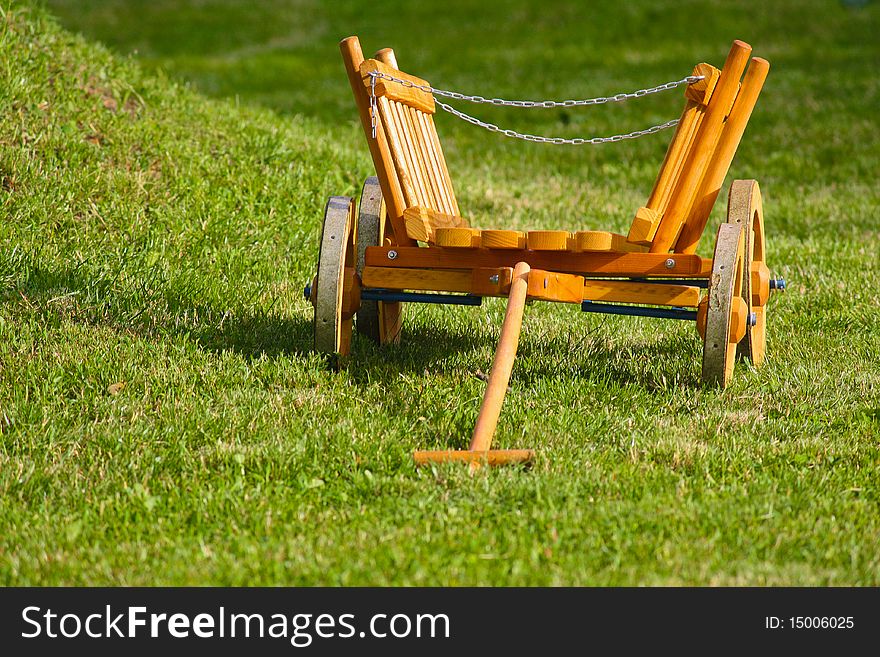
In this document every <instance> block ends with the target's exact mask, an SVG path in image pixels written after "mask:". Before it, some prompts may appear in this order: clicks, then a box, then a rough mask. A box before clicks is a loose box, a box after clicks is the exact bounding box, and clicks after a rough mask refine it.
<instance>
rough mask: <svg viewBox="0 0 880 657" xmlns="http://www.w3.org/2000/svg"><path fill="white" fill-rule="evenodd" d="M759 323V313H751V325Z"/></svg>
mask: <svg viewBox="0 0 880 657" xmlns="http://www.w3.org/2000/svg"><path fill="white" fill-rule="evenodd" d="M757 323H758V314H757V313H749V326H754V325H755V324H757Z"/></svg>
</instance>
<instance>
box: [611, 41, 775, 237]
mask: <svg viewBox="0 0 880 657" xmlns="http://www.w3.org/2000/svg"><path fill="white" fill-rule="evenodd" d="M751 50H752V49H751V46H749V45H748V44H746V43H744V42H742V41H734V42H733V45H732V46H731V49H730V52H729V54H728V56H727V60H726V61H725V63H724V67H723V68H722V69H721V70H720V71H719V70H718V69H716V68H714V67H713V66H710V65H709V64H699V65H697V66H696V67H695V68H694V72H693V74H694V75H702V76H704V78H703V80H700V81H698V82H696V83H694V84H692V85H689V86H688V87H687V89H686V91H685V98H686V103H685V108H684V111H683V112H682V115H681V120H680V121H679V124H678V127H677V129H676V131H675V135H674V136H673V138H672V141H671V142H670V144H669V148H668V149H667V151H666V157H665V158H664V160H663V164H662V165H661V167H660V172H659V174H658V176H657V180H656V182H655V183H654V188H653V190H652V191H651V195H650V197H649V198H648V202H647V204H646V205H645V207H642V208H639V210H638V211H637V212H636V216H635V219H634V220H633V223H632V226H631V228H630V232H629V235H628V237H627V239H628V241H629V242H632V243H634V244H641V245H645V246H649V247H650V252H651V253H667V252H669V251H670V250H672V251H675V252H676V253H694V252H695V251H696V248H697V244H698V243H699V240H700V237H701V236H702V234H703V231H704V229H705V227H706V223H707V221H708V219H709V214H710V213H711V211H712V207H713V205H714V204H715V199H716V198H717V197H718V193H719V191H720V189H721V185H722V184H723V182H724V177H725V176H726V175H727V171H728V169H729V168H730V163H731V161H732V160H733V156H734V155H735V153H736V149H737V146H738V145H739V142H740V139H741V138H742V135H743V132H744V131H745V127H746V124H747V123H748V120H749V117H750V116H751V113H752V110H753V109H754V106H755V102H756V101H757V99H758V95H759V94H760V92H761V88H762V87H763V85H764V80H765V79H766V77H767V72H768V71H769V68H770V65H769V64H768V63H767V61H766V60H763V59H761V58H758V57H754V58H752V60H751V65H750V66H749V69H748V72H747V73H746V76H745V78H744V79H743V80H742V83H740V78H741V77H742V74H743V71H744V70H745V68H746V63H747V60H748V57H749V54H750V53H751Z"/></svg>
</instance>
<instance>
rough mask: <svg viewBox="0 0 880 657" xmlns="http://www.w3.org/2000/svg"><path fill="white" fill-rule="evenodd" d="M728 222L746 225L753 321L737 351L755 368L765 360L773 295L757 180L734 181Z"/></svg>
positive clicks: (745, 287)
mask: <svg viewBox="0 0 880 657" xmlns="http://www.w3.org/2000/svg"><path fill="white" fill-rule="evenodd" d="M727 223H731V224H741V225H742V226H744V227H745V234H744V236H743V237H744V239H745V244H744V251H745V263H746V266H745V268H744V270H743V283H742V297H743V299H744V300H745V301H746V303H747V304H748V306H749V312H750V313H751V318H752V320H753V321H750V322H749V325H748V327H747V330H746V337H745V340H743V341H742V342H740V343H739V344H738V345H737V348H736V353H737V355H738V356H740V357H742V358H747V359H748V360H750V361H752V364H753V365H754V366H755V367H760V366H761V363H763V362H764V353H765V351H766V345H767V315H766V308H765V307H766V304H767V299H768V298H769V297H770V270H769V269H768V268H767V264H766V262H765V255H764V253H765V251H764V205H763V203H762V201H761V188H760V187H758V181H757V180H734V181H733V183H732V184H731V185H730V194H729V195H728V197H727Z"/></svg>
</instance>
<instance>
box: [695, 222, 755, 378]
mask: <svg viewBox="0 0 880 657" xmlns="http://www.w3.org/2000/svg"><path fill="white" fill-rule="evenodd" d="M743 233H744V231H743V228H742V226H739V225H737V224H727V223H725V224H721V226H720V227H719V228H718V238H717V240H716V242H715V255H714V257H713V259H712V276H711V278H710V279H709V294H708V295H707V297H706V299H704V300H703V303H701V306H702V307H701V308H700V310H699V311H698V312H699V313H701V314H702V317H700V316H699V314H698V321H697V329H698V330H699V331H700V332H701V333H702V334H703V383H704V384H706V385H713V386H719V387H721V388H724V387H726V386H727V384H728V383H730V378H731V375H732V374H733V365H734V361H735V357H736V345H737V344H738V343H739V342H740V340H742V338H743V336H744V335H745V332H746V323H747V313H748V306H747V305H746V302H745V300H744V299H743V298H742V281H743V269H744V253H743V246H744V242H745V240H744V239H743Z"/></svg>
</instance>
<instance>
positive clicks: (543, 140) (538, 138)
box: [436, 100, 679, 146]
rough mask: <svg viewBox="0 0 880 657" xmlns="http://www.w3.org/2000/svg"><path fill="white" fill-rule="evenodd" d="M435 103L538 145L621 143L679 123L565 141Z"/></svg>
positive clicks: (466, 117)
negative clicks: (506, 127)
mask: <svg viewBox="0 0 880 657" xmlns="http://www.w3.org/2000/svg"><path fill="white" fill-rule="evenodd" d="M436 102H437V104H438V105H439V106H440V107H441V108H443V109H444V110H446V111H447V112H449V113H450V114H452V115H453V116H457V117H458V118H460V119H462V120H464V121H467V122H468V123H471V124H473V125H475V126H479V127H480V128H485V129H486V130H489V131H490V132H497V133H498V134H501V135H504V136H505V137H513V138H514V139H523V140H525V141H533V142H536V143H539V144H568V145H572V146H582V145H583V144H593V145H595V144H607V143H611V142H615V141H623V140H624V139H636V138H637V137H642V136H644V135H652V134H654V133H655V132H660V131H661V130H666V128H671V127H672V126H674V125H678V121H679V120H678V119H673V120H671V121H667V122H666V123H660V124H658V125H652V126H651V127H650V128H645V129H644V130H634V131H633V132H627V133H626V134H622V135H612V136H610V137H575V138H574V139H566V138H564V137H544V136H542V135H530V134H528V133H524V132H517V131H516V130H509V129H504V128H499V127H498V126H497V125H495V124H494V123H487V122H486V121H481V120H480V119H478V118H476V117H474V116H471V115H470V114H465V113H464V112H462V111H460V110H457V109H455V108H454V107H452V106H450V105H447V104H446V103H441V102H440V101H439V100H438V101H436Z"/></svg>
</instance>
